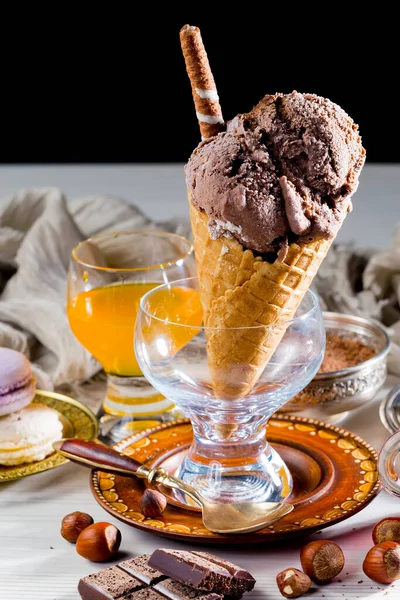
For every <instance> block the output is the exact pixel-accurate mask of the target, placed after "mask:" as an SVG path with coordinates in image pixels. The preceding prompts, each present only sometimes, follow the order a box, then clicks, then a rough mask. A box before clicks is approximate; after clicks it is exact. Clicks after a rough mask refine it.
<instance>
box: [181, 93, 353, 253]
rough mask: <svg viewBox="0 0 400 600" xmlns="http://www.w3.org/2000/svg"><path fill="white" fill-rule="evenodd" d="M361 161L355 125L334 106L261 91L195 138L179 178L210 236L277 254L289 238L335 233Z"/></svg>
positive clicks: (311, 98) (347, 207)
mask: <svg viewBox="0 0 400 600" xmlns="http://www.w3.org/2000/svg"><path fill="white" fill-rule="evenodd" d="M364 161H365V150H364V148H363V147H362V145H361V138H360V136H359V134H358V127H357V125H356V124H355V123H354V122H353V121H352V119H351V118H350V117H349V116H348V115H347V114H346V113H345V112H344V111H343V110H342V109H341V108H340V107H339V106H337V105H336V104H334V103H333V102H331V101H330V100H327V99H325V98H320V97H319V96H315V95H312V94H299V93H297V92H292V93H291V94H288V95H284V94H275V95H273V96H265V97H264V98H263V99H262V100H261V102H259V104H257V106H255V107H254V108H253V110H252V111H250V112H249V113H247V114H244V115H238V116H237V117H235V118H234V119H233V120H232V121H230V122H229V123H228V124H227V130H226V132H223V133H220V134H219V135H217V136H215V137H213V138H209V139H207V140H205V141H203V142H202V143H201V144H200V145H199V146H198V147H197V148H196V150H195V151H194V152H193V154H192V156H191V158H190V160H189V163H188V165H187V166H186V179H187V186H188V189H189V191H190V197H191V201H192V203H193V204H194V206H195V207H196V208H197V209H199V210H204V211H205V212H206V214H207V215H208V217H209V219H210V221H209V230H210V235H211V237H212V238H216V237H219V236H221V235H225V236H228V237H229V236H231V237H232V236H233V237H235V238H236V239H237V240H238V241H239V242H241V243H242V244H243V246H245V247H246V248H250V249H251V250H254V251H256V252H260V253H268V252H278V251H279V250H280V249H281V248H285V247H287V244H288V243H290V242H293V241H311V240H313V239H315V238H319V237H322V238H325V239H331V238H333V237H335V235H336V233H337V231H338V229H339V228H340V225H341V224H342V221H343V219H344V218H345V216H346V213H347V212H349V211H350V210H351V199H350V198H351V195H352V194H353V193H354V192H355V191H356V189H357V186H358V176H359V173H360V171H361V168H362V166H363V164H364Z"/></svg>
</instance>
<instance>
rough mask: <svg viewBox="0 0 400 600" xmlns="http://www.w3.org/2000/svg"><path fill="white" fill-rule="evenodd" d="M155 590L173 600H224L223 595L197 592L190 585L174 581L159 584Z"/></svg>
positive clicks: (166, 580) (167, 580)
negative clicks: (189, 599)
mask: <svg viewBox="0 0 400 600" xmlns="http://www.w3.org/2000/svg"><path fill="white" fill-rule="evenodd" d="M154 589H156V590H158V591H159V592H161V593H162V594H164V596H166V597H167V598H171V600H181V599H182V600H183V598H193V599H197V600H222V598H223V596H221V594H216V593H215V592H204V591H203V590H195V589H194V588H192V587H189V586H188V585H184V584H183V583H179V582H178V581H174V580H173V579H165V580H164V581H162V582H161V583H157V585H155V586H154Z"/></svg>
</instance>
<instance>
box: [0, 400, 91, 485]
mask: <svg viewBox="0 0 400 600" xmlns="http://www.w3.org/2000/svg"><path fill="white" fill-rule="evenodd" d="M33 403H36V404H45V405H46V406H49V407H50V408H54V410H56V411H57V412H58V413H59V418H60V421H61V422H62V424H63V437H76V438H80V439H82V440H94V439H96V437H97V435H98V431H99V426H98V421H97V419H96V417H95V415H94V414H93V413H92V411H91V410H90V408H88V407H87V406H85V405H84V404H82V403H81V402H78V400H74V399H73V398H69V396H64V395H62V394H57V393H56V392H47V391H43V390H36V395H35V398H34V399H33ZM67 462H69V461H68V459H67V458H64V456H61V454H59V453H58V452H53V454H50V455H49V456H46V458H44V459H43V460H38V461H36V462H33V463H25V464H23V465H17V466H14V467H5V466H2V465H0V483H5V482H7V481H13V480H14V479H20V478H21V477H27V476H28V475H36V473H42V471H48V470H49V469H54V468H55V467H59V466H60V465H63V464H65V463H67Z"/></svg>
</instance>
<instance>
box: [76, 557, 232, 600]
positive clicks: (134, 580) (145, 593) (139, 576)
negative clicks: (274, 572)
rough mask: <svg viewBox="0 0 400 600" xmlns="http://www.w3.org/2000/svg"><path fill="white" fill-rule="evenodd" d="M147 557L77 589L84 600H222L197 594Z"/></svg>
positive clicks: (128, 562)
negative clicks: (165, 572)
mask: <svg viewBox="0 0 400 600" xmlns="http://www.w3.org/2000/svg"><path fill="white" fill-rule="evenodd" d="M148 558H149V555H148V554H144V555H142V556H138V557H136V558H132V559H130V560H125V561H123V562H122V563H120V564H118V565H115V566H113V567H108V568H107V569H103V570H102V571H98V572H97V573H93V574H92V575H88V576H87V577H83V578H82V579H81V580H80V582H79V585H78V591H79V593H80V595H81V598H82V600H166V599H170V600H186V599H187V598H191V599H193V600H222V599H223V596H222V595H221V594H217V593H213V592H204V591H202V590H194V589H193V588H191V587H188V586H187V585H183V584H182V583H178V582H177V581H173V580H172V579H169V578H168V577H167V576H166V575H163V574H162V573H161V572H160V571H157V570H155V569H153V568H151V567H150V566H149V565H148V564H147V560H148Z"/></svg>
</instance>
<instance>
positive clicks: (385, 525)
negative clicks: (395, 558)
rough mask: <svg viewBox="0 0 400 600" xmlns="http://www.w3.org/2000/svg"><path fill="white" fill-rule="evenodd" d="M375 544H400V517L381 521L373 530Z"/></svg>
mask: <svg viewBox="0 0 400 600" xmlns="http://www.w3.org/2000/svg"><path fill="white" fill-rule="evenodd" d="M372 539H373V542H374V544H380V543H382V542H397V543H400V517H387V518H386V519H382V521H379V523H377V524H376V525H375V527H374V529H373V532H372Z"/></svg>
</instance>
